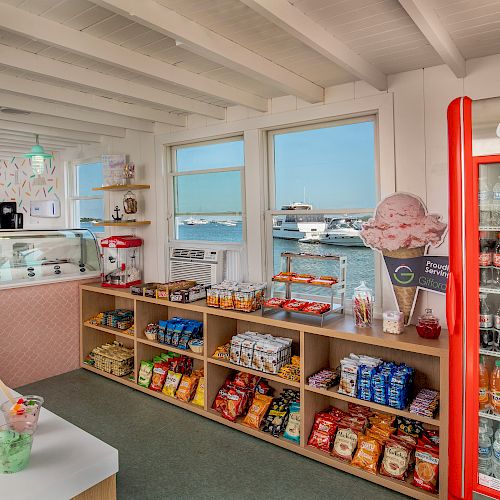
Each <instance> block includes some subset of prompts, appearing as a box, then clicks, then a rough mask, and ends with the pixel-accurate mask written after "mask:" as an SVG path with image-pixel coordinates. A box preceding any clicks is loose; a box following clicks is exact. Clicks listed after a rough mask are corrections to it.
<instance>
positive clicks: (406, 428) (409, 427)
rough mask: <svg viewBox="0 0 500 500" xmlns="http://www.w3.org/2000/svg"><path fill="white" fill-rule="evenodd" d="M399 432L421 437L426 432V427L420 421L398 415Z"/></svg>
mask: <svg viewBox="0 0 500 500" xmlns="http://www.w3.org/2000/svg"><path fill="white" fill-rule="evenodd" d="M396 422H397V427H398V434H407V435H409V436H412V437H415V438H417V439H418V438H419V437H420V436H421V435H422V433H423V432H424V427H423V425H422V424H421V423H420V422H417V421H416V420H412V419H411V418H405V417H397V420H396Z"/></svg>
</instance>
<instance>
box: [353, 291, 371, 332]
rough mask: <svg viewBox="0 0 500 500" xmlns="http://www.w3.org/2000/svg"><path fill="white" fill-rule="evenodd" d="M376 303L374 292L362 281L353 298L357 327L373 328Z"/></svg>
mask: <svg viewBox="0 0 500 500" xmlns="http://www.w3.org/2000/svg"><path fill="white" fill-rule="evenodd" d="M374 301H375V297H374V295H373V291H372V290H371V289H370V288H368V287H367V286H366V283H365V282H364V281H362V282H361V285H360V286H358V287H356V288H355V289H354V295H353V296H352V315H353V316H354V322H355V324H356V326H361V327H365V326H372V320H373V303H374Z"/></svg>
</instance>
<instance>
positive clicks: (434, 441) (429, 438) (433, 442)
mask: <svg viewBox="0 0 500 500" xmlns="http://www.w3.org/2000/svg"><path fill="white" fill-rule="evenodd" d="M418 444H428V445H430V446H433V447H435V448H439V431H433V430H430V429H424V432H423V434H422V436H421V437H420V439H419V440H418Z"/></svg>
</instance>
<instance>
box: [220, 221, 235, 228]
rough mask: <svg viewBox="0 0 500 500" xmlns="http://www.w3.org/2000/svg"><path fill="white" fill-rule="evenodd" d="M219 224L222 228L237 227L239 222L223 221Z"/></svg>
mask: <svg viewBox="0 0 500 500" xmlns="http://www.w3.org/2000/svg"><path fill="white" fill-rule="evenodd" d="M217 224H220V225H221V226H228V227H236V225H237V222H236V221H234V220H221V221H218V222H217Z"/></svg>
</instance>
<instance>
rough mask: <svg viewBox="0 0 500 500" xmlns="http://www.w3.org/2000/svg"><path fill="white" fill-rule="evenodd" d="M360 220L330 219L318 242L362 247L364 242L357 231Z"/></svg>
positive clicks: (359, 227)
mask: <svg viewBox="0 0 500 500" xmlns="http://www.w3.org/2000/svg"><path fill="white" fill-rule="evenodd" d="M361 229H362V227H361V221H360V220H353V219H332V220H331V221H330V223H329V224H328V227H327V229H326V231H325V233H324V234H322V235H321V237H320V238H319V243H324V244H326V245H338V246H344V247H364V246H365V244H364V243H363V240H362V239H361V237H360V235H359V233H360V231H361Z"/></svg>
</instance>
